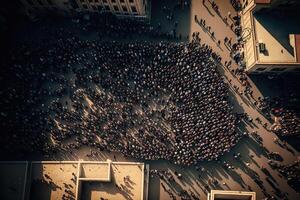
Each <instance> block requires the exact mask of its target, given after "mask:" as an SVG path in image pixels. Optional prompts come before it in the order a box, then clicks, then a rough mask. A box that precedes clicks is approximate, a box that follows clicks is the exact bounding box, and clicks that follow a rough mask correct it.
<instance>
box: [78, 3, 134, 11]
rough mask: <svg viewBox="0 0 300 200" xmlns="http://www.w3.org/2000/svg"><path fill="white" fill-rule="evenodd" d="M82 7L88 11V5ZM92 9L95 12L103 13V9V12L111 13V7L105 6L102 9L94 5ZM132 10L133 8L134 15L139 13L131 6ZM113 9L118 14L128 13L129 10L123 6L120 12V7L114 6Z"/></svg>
mask: <svg viewBox="0 0 300 200" xmlns="http://www.w3.org/2000/svg"><path fill="white" fill-rule="evenodd" d="M82 7H83V8H84V9H88V6H87V5H86V4H83V5H82ZM91 7H92V9H93V10H99V11H101V10H102V9H103V10H106V11H109V10H110V7H109V5H104V7H102V6H101V5H98V6H95V5H92V6H91ZM130 8H131V11H132V12H133V13H136V12H137V9H136V7H135V6H131V7H130ZM113 9H114V11H116V12H120V11H123V12H128V9H127V7H126V6H122V10H120V9H119V7H118V6H117V5H114V6H113Z"/></svg>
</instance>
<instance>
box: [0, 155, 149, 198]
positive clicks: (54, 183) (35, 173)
mask: <svg viewBox="0 0 300 200" xmlns="http://www.w3.org/2000/svg"><path fill="white" fill-rule="evenodd" d="M29 163H30V164H29ZM28 166H29V167H28ZM146 168H148V165H146ZM0 169H1V170H0V175H1V178H0V184H1V190H2V192H1V194H0V197H1V199H22V200H25V199H30V200H35V199H39V200H40V199H63V196H65V197H67V198H69V199H74V200H79V199H100V198H104V199H112V200H114V199H115V200H122V199H136V200H144V199H145V198H146V196H147V192H148V185H147V183H148V175H147V174H146V175H145V172H148V171H149V170H148V169H147V170H145V166H144V164H143V163H136V162H111V161H106V162H99V161H38V162H26V161H24V162H1V163H0ZM117 186H118V187H117ZM12 195H13V196H12ZM12 197H13V198H12Z"/></svg>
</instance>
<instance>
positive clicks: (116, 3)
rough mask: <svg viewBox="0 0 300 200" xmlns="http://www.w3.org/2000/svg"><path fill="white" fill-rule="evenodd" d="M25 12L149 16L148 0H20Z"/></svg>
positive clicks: (30, 13)
mask: <svg viewBox="0 0 300 200" xmlns="http://www.w3.org/2000/svg"><path fill="white" fill-rule="evenodd" d="M19 3H20V4H21V6H22V7H23V8H24V12H25V14H27V15H29V16H32V15H36V14H39V13H44V12H55V11H57V12H64V13H70V12H110V13H113V14H115V15H117V16H123V17H138V18H148V17H149V12H148V10H149V9H150V7H149V5H148V0H19Z"/></svg>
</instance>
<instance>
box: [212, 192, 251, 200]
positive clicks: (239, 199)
mask: <svg viewBox="0 0 300 200" xmlns="http://www.w3.org/2000/svg"><path fill="white" fill-rule="evenodd" d="M226 199H227V200H233V199H234V200H256V193H255V192H245V191H228V190H211V191H210V193H208V195H207V200H226Z"/></svg>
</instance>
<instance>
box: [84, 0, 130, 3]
mask: <svg viewBox="0 0 300 200" xmlns="http://www.w3.org/2000/svg"><path fill="white" fill-rule="evenodd" d="M85 1H86V0H80V2H82V3H84V2H85ZM88 1H89V2H90V3H92V2H95V3H98V2H99V1H101V0H88ZM118 1H119V2H120V3H125V0H118ZM102 2H103V3H107V2H108V0H102ZM110 2H111V3H116V2H117V0H110ZM129 3H134V0H129Z"/></svg>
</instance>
